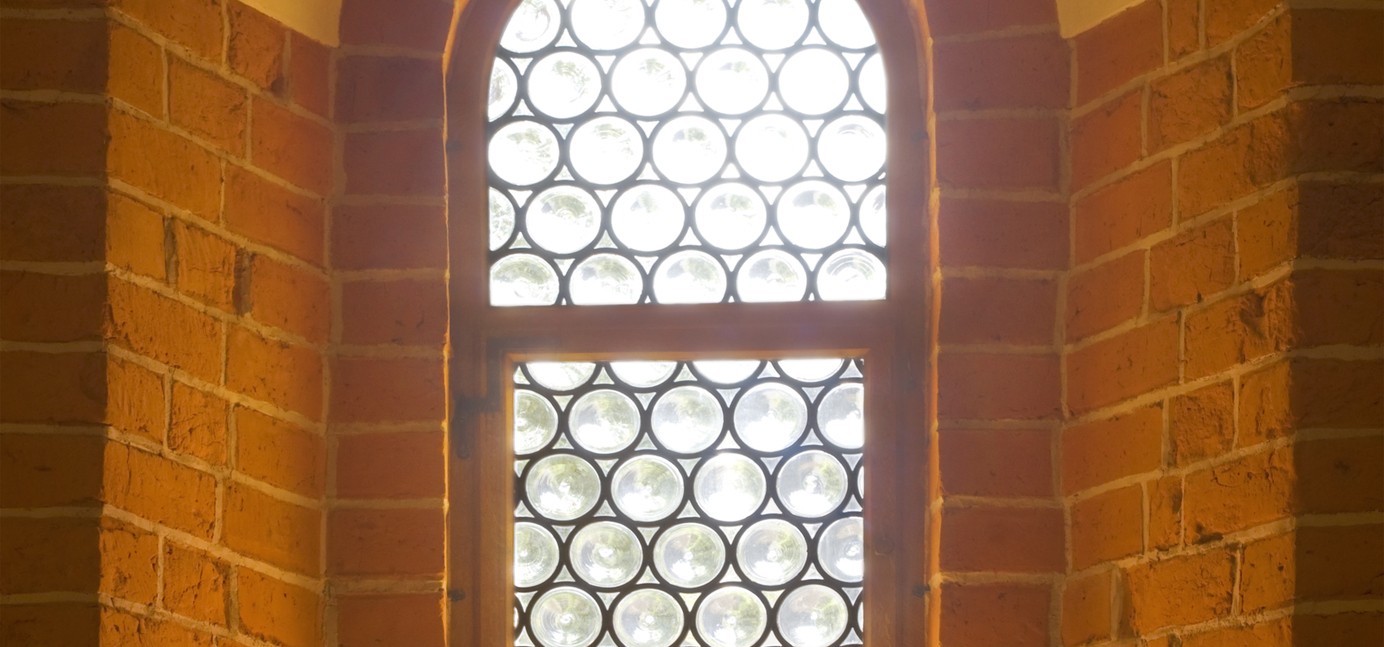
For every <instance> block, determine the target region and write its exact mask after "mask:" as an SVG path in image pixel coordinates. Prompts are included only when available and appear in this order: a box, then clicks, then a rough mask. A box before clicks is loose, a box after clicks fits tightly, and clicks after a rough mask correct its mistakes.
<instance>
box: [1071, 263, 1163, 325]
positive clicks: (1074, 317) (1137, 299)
mask: <svg viewBox="0 0 1384 647" xmlns="http://www.w3.org/2000/svg"><path fill="white" fill-rule="evenodd" d="M1145 256H1146V254H1145V253H1144V252H1143V251H1134V252H1130V253H1128V254H1125V255H1124V256H1121V257H1119V258H1116V259H1112V260H1109V261H1106V262H1104V263H1101V264H1100V265H1097V266H1095V267H1090V268H1086V269H1084V270H1081V271H1080V272H1073V273H1072V274H1071V276H1070V278H1068V280H1067V313H1066V317H1067V329H1066V332H1067V341H1077V340H1079V339H1082V338H1085V337H1089V336H1091V335H1093V334H1095V333H1098V332H1101V331H1103V330H1108V329H1110V328H1113V327H1115V326H1118V325H1120V324H1122V323H1124V322H1126V321H1130V320H1132V319H1133V318H1134V317H1137V316H1138V315H1139V313H1140V311H1141V310H1142V309H1143V306H1144V265H1145V260H1144V259H1145Z"/></svg>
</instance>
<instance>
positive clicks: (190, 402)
mask: <svg viewBox="0 0 1384 647" xmlns="http://www.w3.org/2000/svg"><path fill="white" fill-rule="evenodd" d="M171 402H172V414H171V418H170V421H171V426H170V427H169V429H168V447H169V449H172V450H173V451H176V452H182V453H186V454H191V455H193V456H196V457H197V458H200V459H202V460H204V461H207V462H208V463H211V464H213V465H225V464H226V447H227V444H228V443H229V433H228V432H227V428H228V416H229V405H227V403H226V401H225V400H222V399H221V398H219V397H217V396H214V395H212V394H210V393H205V392H203V391H200V390H198V389H196V388H194V387H191V386H188V385H187V384H184V383H182V382H176V381H175V382H173V398H172V400H171Z"/></svg>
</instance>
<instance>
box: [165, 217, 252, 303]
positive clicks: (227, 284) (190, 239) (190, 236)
mask: <svg viewBox="0 0 1384 647" xmlns="http://www.w3.org/2000/svg"><path fill="white" fill-rule="evenodd" d="M172 232H173V241H174V247H175V250H176V252H175V253H176V254H177V260H176V262H175V265H176V267H177V281H178V291H180V292H182V293H183V294H186V295H188V296H191V297H193V298H194V299H197V300H198V301H201V302H203V303H205V304H207V305H209V306H212V307H214V308H217V309H220V310H225V311H228V312H229V311H232V310H234V309H235V291H236V269H235V268H236V253H237V250H236V246H235V245H234V244H232V243H231V242H230V241H228V240H226V239H225V238H222V237H220V236H218V235H216V234H214V233H211V232H209V231H207V230H205V229H202V228H200V227H195V226H192V225H189V224H188V223H186V222H183V221H181V220H175V221H173V226H172Z"/></svg>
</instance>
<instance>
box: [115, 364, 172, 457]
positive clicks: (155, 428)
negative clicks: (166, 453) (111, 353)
mask: <svg viewBox="0 0 1384 647" xmlns="http://www.w3.org/2000/svg"><path fill="white" fill-rule="evenodd" d="M105 386H106V419H105V421H106V423H107V424H109V425H110V426H111V427H114V428H115V429H116V430H117V431H120V432H122V433H127V434H134V435H136V436H143V437H144V438H147V439H149V440H152V441H154V442H156V443H162V442H163V440H164V427H165V426H166V425H167V420H168V418H167V416H166V413H167V406H166V404H165V402H164V400H165V397H164V388H163V376H162V375H160V374H158V373H155V372H153V371H150V370H149V369H147V368H145V367H143V366H140V365H138V364H135V363H134V362H126V361H123V360H119V359H115V358H113V357H112V358H109V359H108V361H107V364H106V384H105Z"/></svg>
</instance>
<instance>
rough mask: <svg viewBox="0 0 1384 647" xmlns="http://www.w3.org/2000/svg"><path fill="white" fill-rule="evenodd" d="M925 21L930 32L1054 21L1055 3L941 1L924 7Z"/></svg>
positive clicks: (971, 30)
mask: <svg viewBox="0 0 1384 647" xmlns="http://www.w3.org/2000/svg"><path fill="white" fill-rule="evenodd" d="M927 23H928V27H929V28H930V29H931V31H932V35H933V36H946V35H951V34H973V33H978V32H986V31H995V30H999V29H1004V28H1006V27H1020V26H1024V27H1038V26H1042V25H1056V24H1057V7H1056V5H1054V4H1053V3H1051V2H1045V1H1044V0H975V1H974V2H963V3H947V2H940V3H937V4H936V6H930V7H928V8H927Z"/></svg>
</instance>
